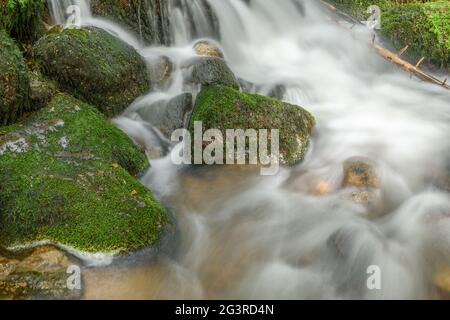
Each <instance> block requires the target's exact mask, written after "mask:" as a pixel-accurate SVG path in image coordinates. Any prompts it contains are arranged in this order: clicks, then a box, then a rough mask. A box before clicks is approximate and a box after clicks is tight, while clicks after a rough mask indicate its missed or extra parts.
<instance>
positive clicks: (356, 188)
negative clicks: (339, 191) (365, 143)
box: [342, 157, 383, 218]
mask: <svg viewBox="0 0 450 320" xmlns="http://www.w3.org/2000/svg"><path fill="white" fill-rule="evenodd" d="M342 187H344V188H349V189H350V190H349V192H348V194H347V197H348V198H349V199H351V200H352V201H353V202H355V203H357V204H361V205H364V206H366V207H368V209H369V218H375V217H377V216H378V215H380V214H381V213H382V212H383V199H382V193H381V190H380V181H379V177H378V173H377V171H376V165H375V163H374V162H373V161H372V160H370V159H368V158H365V157H353V158H350V159H347V160H346V161H345V162H344V178H343V181H342Z"/></svg>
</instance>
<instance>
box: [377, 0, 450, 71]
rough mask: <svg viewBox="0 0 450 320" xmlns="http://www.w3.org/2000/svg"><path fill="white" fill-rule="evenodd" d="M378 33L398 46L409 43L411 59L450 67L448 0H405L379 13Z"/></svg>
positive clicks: (449, 10) (449, 15) (449, 6)
mask: <svg viewBox="0 0 450 320" xmlns="http://www.w3.org/2000/svg"><path fill="white" fill-rule="evenodd" d="M382 32H383V33H384V34H385V35H386V36H388V37H389V39H391V40H392V42H393V44H394V46H395V47H396V48H397V49H400V48H402V47H404V46H406V45H409V47H410V49H409V55H410V58H411V59H416V60H417V59H420V58H421V57H425V58H426V59H427V61H430V62H433V63H435V64H436V65H437V66H438V67H442V68H450V2H449V1H447V0H444V1H434V2H427V3H408V4H404V5H401V6H397V7H394V8H392V9H390V10H387V11H386V12H384V13H383V15H382Z"/></svg>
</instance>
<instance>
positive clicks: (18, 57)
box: [0, 29, 30, 126]
mask: <svg viewBox="0 0 450 320" xmlns="http://www.w3.org/2000/svg"><path fill="white" fill-rule="evenodd" d="M29 91H30V84H29V78H28V69H27V66H26V65H25V61H24V59H23V56H22V53H21V52H20V50H19V47H18V46H17V44H16V43H15V42H14V40H12V39H11V38H10V37H9V36H8V35H7V34H6V32H5V31H4V30H1V29H0V126H2V125H5V124H8V123H11V122H14V121H15V120H16V119H17V118H18V117H19V116H20V115H21V114H22V113H23V112H24V111H27V109H28V103H29V101H28V99H29Z"/></svg>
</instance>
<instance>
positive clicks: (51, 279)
mask: <svg viewBox="0 0 450 320" xmlns="http://www.w3.org/2000/svg"><path fill="white" fill-rule="evenodd" d="M69 265H70V260H69V257H68V256H67V254H66V253H64V252H62V251H60V250H58V249H56V248H54V247H51V246H45V247H39V248H36V249H34V250H33V251H32V253H31V254H30V255H28V256H26V257H25V258H23V259H14V258H12V259H8V258H6V257H2V256H0V298H2V299H79V298H81V295H82V293H83V291H82V290H77V289H75V290H70V289H69V288H68V286H67V280H68V277H69V275H68V274H67V273H66V271H67V268H68V267H69Z"/></svg>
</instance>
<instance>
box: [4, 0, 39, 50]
mask: <svg viewBox="0 0 450 320" xmlns="http://www.w3.org/2000/svg"><path fill="white" fill-rule="evenodd" d="M44 7H45V0H0V28H3V29H5V30H6V31H7V32H8V33H9V34H10V35H11V36H12V37H13V38H15V39H17V40H19V41H20V42H34V41H36V40H37V39H38V38H39V37H40V36H41V35H42V34H43V33H44V26H43V23H42V12H43V11H44Z"/></svg>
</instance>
